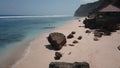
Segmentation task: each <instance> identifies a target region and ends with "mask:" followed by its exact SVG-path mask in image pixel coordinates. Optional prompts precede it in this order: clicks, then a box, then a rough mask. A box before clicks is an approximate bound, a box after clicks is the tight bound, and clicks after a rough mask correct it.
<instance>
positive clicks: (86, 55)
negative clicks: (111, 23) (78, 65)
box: [14, 18, 120, 68]
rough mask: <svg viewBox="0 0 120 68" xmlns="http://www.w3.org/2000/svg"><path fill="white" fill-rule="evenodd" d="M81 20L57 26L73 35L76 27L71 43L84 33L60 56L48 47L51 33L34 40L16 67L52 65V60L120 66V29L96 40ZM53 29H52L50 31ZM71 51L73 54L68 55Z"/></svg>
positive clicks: (94, 66) (95, 67)
mask: <svg viewBox="0 0 120 68" xmlns="http://www.w3.org/2000/svg"><path fill="white" fill-rule="evenodd" d="M83 19H84V18H81V22H79V21H78V20H72V21H70V22H69V23H67V24H65V25H64V26H61V27H59V28H56V29H55V30H53V31H52V32H60V33H63V34H65V35H66V36H67V35H69V34H70V33H71V32H72V31H75V32H76V34H75V37H74V38H73V39H67V44H72V42H73V40H78V39H77V38H78V37H79V36H82V39H81V40H78V42H79V43H77V44H75V46H68V45H67V46H65V47H63V48H62V49H61V50H60V51H59V52H61V53H63V57H62V58H61V59H60V60H55V59H54V56H55V52H56V51H54V50H50V49H48V48H46V45H49V42H48V41H47V39H46V37H48V35H49V33H45V34H44V35H42V36H40V37H38V38H37V39H35V40H34V41H32V42H31V43H30V49H29V50H28V51H29V52H28V53H27V55H26V56H25V57H24V58H22V59H21V60H20V62H19V63H17V64H16V65H15V66H14V68H49V64H50V62H55V61H56V62H84V61H85V62H88V63H89V64H90V68H120V51H119V50H118V49H117V47H118V46H119V45H120V31H117V32H114V33H112V35H111V36H103V37H102V38H100V39H99V41H94V40H93V38H94V35H93V34H92V33H90V34H87V33H85V31H86V30H87V29H86V28H84V27H78V26H84V24H83V23H82V21H83ZM50 33H51V32H50ZM70 52H71V54H70V55H68V54H69V53H70Z"/></svg>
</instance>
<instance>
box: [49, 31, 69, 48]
mask: <svg viewBox="0 0 120 68" xmlns="http://www.w3.org/2000/svg"><path fill="white" fill-rule="evenodd" d="M47 39H48V41H49V43H50V44H51V46H52V47H53V48H54V49H55V50H60V49H61V48H62V47H63V46H65V45H66V42H67V41H66V37H65V35H64V34H62V33H58V32H54V33H50V34H49V36H48V37H47Z"/></svg>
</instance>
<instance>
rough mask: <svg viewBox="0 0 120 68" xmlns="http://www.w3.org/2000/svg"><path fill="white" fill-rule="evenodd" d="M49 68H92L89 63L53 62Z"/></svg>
mask: <svg viewBox="0 0 120 68" xmlns="http://www.w3.org/2000/svg"><path fill="white" fill-rule="evenodd" d="M49 68H90V65H89V64H88V63H87V62H75V63H66V62H51V63H50V64H49Z"/></svg>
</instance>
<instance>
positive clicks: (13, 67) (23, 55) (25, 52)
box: [11, 46, 31, 68]
mask: <svg viewBox="0 0 120 68" xmlns="http://www.w3.org/2000/svg"><path fill="white" fill-rule="evenodd" d="M30 49H31V46H28V47H27V48H26V49H25V51H24V53H23V54H22V56H21V58H20V59H19V60H17V61H16V63H15V64H13V65H12V66H11V68H15V67H16V65H18V64H19V63H20V62H22V61H23V59H24V58H25V57H26V56H27V55H28V54H29V53H30Z"/></svg>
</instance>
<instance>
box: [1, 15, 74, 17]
mask: <svg viewBox="0 0 120 68" xmlns="http://www.w3.org/2000/svg"><path fill="white" fill-rule="evenodd" d="M40 17H41V18H42V17H73V16H72V15H50V16H49V15H48V16H0V18H40Z"/></svg>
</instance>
